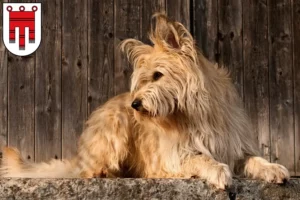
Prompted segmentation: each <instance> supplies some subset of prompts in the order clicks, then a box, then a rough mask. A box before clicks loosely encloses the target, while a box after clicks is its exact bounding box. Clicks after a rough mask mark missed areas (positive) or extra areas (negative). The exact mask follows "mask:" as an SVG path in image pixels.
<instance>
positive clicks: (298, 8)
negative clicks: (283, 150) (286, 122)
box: [293, 1, 300, 176]
mask: <svg viewBox="0 0 300 200" xmlns="http://www.w3.org/2000/svg"><path fill="white" fill-rule="evenodd" d="M293 17H294V19H293V22H294V23H293V29H294V30H293V38H294V45H293V46H294V48H293V50H294V63H293V66H294V69H293V72H294V77H293V78H294V117H295V119H294V121H295V172H296V175H297V176H300V68H299V67H300V49H299V46H300V1H293Z"/></svg>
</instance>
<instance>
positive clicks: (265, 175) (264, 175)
mask: <svg viewBox="0 0 300 200" xmlns="http://www.w3.org/2000/svg"><path fill="white" fill-rule="evenodd" d="M244 174H245V175H246V177H249V178H255V179H261V180H265V181H267V182H272V183H284V182H285V181H286V180H288V179H289V177H290V175H289V172H288V170H287V169H286V168H285V167H284V166H282V165H279V164H276V163H270V162H268V161H267V160H265V159H263V158H261V157H258V156H250V157H248V158H247V159H246V160H245V163H244Z"/></svg>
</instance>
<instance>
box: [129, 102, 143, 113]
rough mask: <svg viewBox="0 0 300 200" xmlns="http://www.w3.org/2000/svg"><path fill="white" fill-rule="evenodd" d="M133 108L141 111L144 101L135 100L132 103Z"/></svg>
mask: <svg viewBox="0 0 300 200" xmlns="http://www.w3.org/2000/svg"><path fill="white" fill-rule="evenodd" d="M131 107H132V108H134V109H135V110H137V111H139V110H140V108H141V107H142V101H141V100H140V99H135V100H134V101H133V102H132V104H131Z"/></svg>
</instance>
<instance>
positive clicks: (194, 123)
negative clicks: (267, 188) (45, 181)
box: [1, 14, 289, 189]
mask: <svg viewBox="0 0 300 200" xmlns="http://www.w3.org/2000/svg"><path fill="white" fill-rule="evenodd" d="M152 19H153V21H152V30H151V32H150V39H151V41H152V42H153V44H154V46H149V45H145V44H143V43H142V42H141V41H138V40H135V39H127V40H125V41H124V42H123V43H122V44H121V49H122V50H123V51H124V52H125V53H126V55H127V56H128V59H129V61H130V62H131V63H132V65H133V67H134V71H133V74H132V80H131V93H125V94H121V95H119V96H116V97H114V98H112V99H111V100H109V101H108V102H107V103H106V104H104V105H103V106H102V107H100V108H99V109H97V110H96V111H94V112H93V114H92V115H91V116H90V118H89V120H88V121H87V123H86V127H85V130H84V132H83V134H82V135H81V138H80V140H79V149H78V155H77V156H76V157H75V158H74V159H73V160H71V161H58V160H52V161H50V162H49V163H37V164H34V163H27V162H25V161H23V160H22V159H21V158H20V154H19V152H18V151H17V150H15V149H12V148H6V149H5V150H4V158H3V166H2V169H1V174H2V177H87V178H89V177H115V176H118V177H125V176H130V177H146V178H173V177H179V178H180V177H182V178H190V177H194V176H196V177H200V178H203V179H206V180H207V182H208V183H210V184H212V185H214V186H216V187H217V188H221V189H224V188H225V186H226V185H230V184H231V179H232V173H234V174H239V175H245V176H246V177H251V178H256V179H262V180H265V181H268V182H275V183H282V182H283V181H284V180H286V179H288V178H289V173H288V170H287V169H286V168H285V167H283V166H281V165H279V164H275V163H269V162H268V161H267V160H264V159H263V158H261V157H258V155H259V153H258V147H257V145H256V144H255V142H254V140H253V139H252V138H251V135H252V129H251V127H250V125H249V120H248V119H247V116H246V114H245V112H244V109H243V106H242V102H241V100H240V98H239V97H238V94H237V92H236V90H235V88H234V86H233V84H232V82H231V80H230V78H229V75H228V72H227V71H226V70H225V69H224V68H217V66H214V65H213V64H212V63H210V62H209V61H208V60H207V59H205V58H204V57H203V55H202V54H201V53H199V52H198V51H197V50H196V47H195V44H194V40H193V38H192V36H191V34H190V33H189V32H188V31H187V29H186V28H185V27H184V26H183V25H182V24H180V23H178V22H172V21H170V20H169V19H167V17H166V16H165V15H163V14H156V15H154V16H153V18H152Z"/></svg>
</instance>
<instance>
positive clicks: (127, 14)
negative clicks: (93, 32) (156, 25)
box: [114, 0, 141, 94]
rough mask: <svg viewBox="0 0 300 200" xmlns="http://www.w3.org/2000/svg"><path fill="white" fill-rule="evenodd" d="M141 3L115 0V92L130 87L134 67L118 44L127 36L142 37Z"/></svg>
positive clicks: (123, 90)
mask: <svg viewBox="0 0 300 200" xmlns="http://www.w3.org/2000/svg"><path fill="white" fill-rule="evenodd" d="M140 4H141V1H139V0H115V5H114V12H115V15H114V16H115V17H114V25H115V27H114V32H115V38H114V39H115V54H114V55H115V56H114V58H115V68H114V70H115V81H114V83H115V88H114V89H115V94H120V93H122V92H126V91H128V90H129V87H130V75H131V73H132V68H131V66H129V64H128V62H127V61H126V60H127V59H126V58H125V57H124V56H122V55H121V53H120V51H119V49H118V44H119V43H120V42H121V41H122V40H124V39H126V38H136V39H140V28H141V22H140V17H141V5H140Z"/></svg>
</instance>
